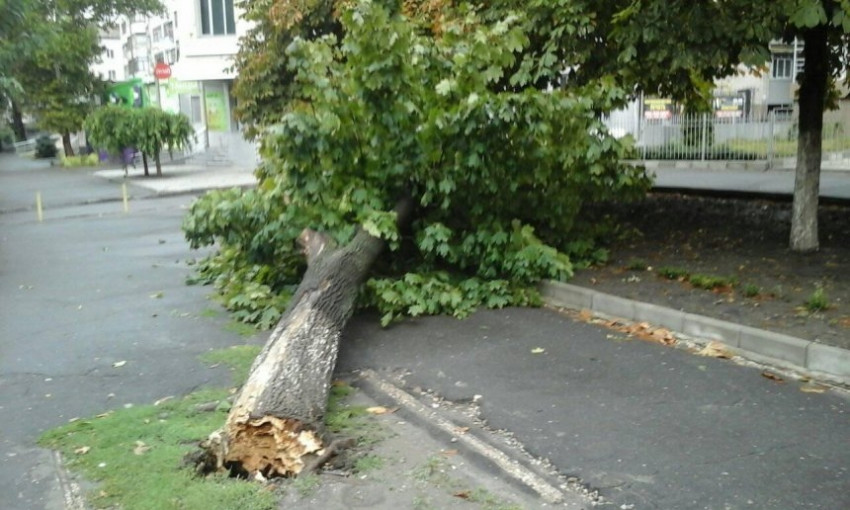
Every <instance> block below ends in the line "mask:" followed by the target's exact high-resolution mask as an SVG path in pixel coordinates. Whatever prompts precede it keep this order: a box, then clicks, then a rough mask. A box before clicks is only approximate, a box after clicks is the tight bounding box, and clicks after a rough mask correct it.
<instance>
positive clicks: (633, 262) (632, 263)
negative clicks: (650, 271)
mask: <svg viewBox="0 0 850 510" xmlns="http://www.w3.org/2000/svg"><path fill="white" fill-rule="evenodd" d="M648 267H649V264H647V263H646V261H645V260H643V259H630V260H629V261H628V262H627V263H626V269H628V270H629V271H646V268H648Z"/></svg>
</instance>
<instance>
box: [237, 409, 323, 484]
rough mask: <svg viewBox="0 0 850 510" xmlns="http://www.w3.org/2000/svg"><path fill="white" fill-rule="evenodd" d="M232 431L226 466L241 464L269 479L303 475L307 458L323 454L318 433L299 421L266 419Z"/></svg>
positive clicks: (244, 467) (244, 422)
mask: <svg viewBox="0 0 850 510" xmlns="http://www.w3.org/2000/svg"><path fill="white" fill-rule="evenodd" d="M228 428H229V433H228V437H229V440H228V444H227V447H226V453H225V455H224V459H223V460H224V463H225V464H227V463H228V462H238V463H239V464H240V465H241V469H243V470H245V471H247V472H248V473H254V474H255V473H261V474H262V475H263V476H264V477H266V478H270V477H272V476H292V475H297V474H299V473H300V472H301V470H302V469H303V467H304V461H305V459H306V458H307V456H309V455H311V454H315V455H321V453H322V449H323V443H322V440H321V438H320V437H319V436H318V434H316V432H315V431H313V430H309V429H304V428H303V426H302V424H301V423H300V422H298V421H297V420H288V419H281V418H276V417H274V416H266V417H263V418H259V419H253V420H247V421H241V422H235V423H231V424H229V426H228Z"/></svg>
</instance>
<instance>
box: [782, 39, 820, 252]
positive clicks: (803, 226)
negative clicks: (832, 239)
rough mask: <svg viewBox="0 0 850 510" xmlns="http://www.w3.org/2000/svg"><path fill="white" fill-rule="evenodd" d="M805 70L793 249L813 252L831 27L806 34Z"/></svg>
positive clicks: (792, 226) (793, 207)
mask: <svg viewBox="0 0 850 510" xmlns="http://www.w3.org/2000/svg"><path fill="white" fill-rule="evenodd" d="M803 42H804V44H805V46H804V48H803V55H804V57H805V61H806V64H805V70H804V72H803V79H802V82H801V83H800V117H799V130H800V132H799V135H798V137H797V167H796V173H795V179H794V204H793V206H792V213H791V242H790V245H791V250H793V251H796V252H812V251H816V250H817V249H818V248H819V241H818V200H819V193H820V169H821V152H822V137H823V111H824V108H825V106H826V94H827V85H828V83H829V62H828V59H829V53H828V52H829V47H828V41H827V28H826V27H825V26H817V27H815V28H812V29H809V30H807V31H806V32H805V33H804V36H803Z"/></svg>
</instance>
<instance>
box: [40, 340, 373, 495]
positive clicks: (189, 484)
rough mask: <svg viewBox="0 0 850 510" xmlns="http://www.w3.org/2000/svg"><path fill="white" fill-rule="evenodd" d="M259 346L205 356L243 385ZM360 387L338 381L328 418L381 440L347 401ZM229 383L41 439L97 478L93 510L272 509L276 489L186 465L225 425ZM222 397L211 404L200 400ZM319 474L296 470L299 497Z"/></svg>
mask: <svg viewBox="0 0 850 510" xmlns="http://www.w3.org/2000/svg"><path fill="white" fill-rule="evenodd" d="M259 351H260V347H258V346H236V347H231V348H228V349H221V350H217V351H210V352H208V353H206V354H203V355H202V356H201V357H200V358H201V360H202V361H203V362H204V363H209V364H223V365H226V366H228V367H230V369H231V370H232V372H233V382H234V384H242V383H243V382H244V381H245V379H246V378H247V376H248V372H249V370H250V367H251V364H252V363H253V360H254V358H255V357H256V355H257V354H258V353H259ZM354 391H355V390H354V389H353V388H352V387H351V386H348V385H347V384H344V383H341V384H335V385H334V386H333V387H332V388H331V393H330V397H329V399H328V412H327V414H326V424H327V426H328V429H329V430H331V431H332V432H335V433H339V434H342V435H345V436H348V437H356V438H357V439H358V442H359V444H370V443H372V442H377V441H379V440H380V439H381V437H382V436H381V430H382V429H381V427H380V425H379V424H378V423H376V422H375V421H374V420H372V419H371V415H369V413H368V412H367V411H366V409H365V407H359V406H350V405H348V404H347V403H346V401H345V400H346V398H347V397H349V396H351V395H352V393H353V392H354ZM228 397H230V393H229V391H228V390H226V389H205V390H200V391H197V392H195V393H192V394H190V395H188V396H186V397H184V398H180V399H171V400H168V401H165V402H163V403H162V404H160V405H159V406H155V405H145V406H137V407H132V408H129V409H119V410H116V411H114V412H110V413H107V414H106V415H103V416H102V417H100V418H90V419H84V420H76V421H74V422H72V423H68V424H66V425H63V426H61V427H59V428H56V429H54V430H50V431H48V432H46V433H45V434H43V435H42V437H41V438H40V439H39V444H40V445H41V446H43V447H46V448H51V449H54V450H58V451H60V452H62V455H63V456H64V458H65V459H66V465H67V467H68V468H69V469H71V470H73V471H76V472H79V473H81V474H82V475H83V477H84V478H85V479H87V480H90V481H92V482H96V483H97V488H96V489H95V490H94V491H93V493H92V494H91V495H89V497H88V503H90V504H91V505H92V507H93V508H94V509H114V508H121V510H170V509H174V510H194V509H203V510H232V509H236V508H238V509H240V510H243V509H244V510H272V509H275V508H277V495H276V494H275V493H274V492H272V491H270V490H268V488H266V487H264V486H262V485H259V484H256V483H253V482H247V481H245V480H236V479H231V478H228V477H226V476H223V475H215V476H208V477H204V478H199V477H196V476H194V474H193V472H192V471H191V470H189V469H184V468H181V467H180V466H181V462H182V459H183V457H184V455H185V454H186V453H188V452H191V451H194V450H195V449H196V448H197V446H196V445H197V443H198V441H200V440H201V439H203V438H206V437H207V436H208V435H209V434H210V433H211V432H213V431H214V430H217V429H218V428H219V427H221V425H222V424H224V422H225V420H226V418H227V409H228V407H229V406H228V405H226V404H227V398H228ZM209 402H220V403H221V405H220V406H218V407H217V408H216V409H215V410H213V411H207V412H204V411H199V410H198V406H200V405H202V404H208V403H209ZM358 463H359V469H361V470H369V469H378V468H379V467H380V465H382V464H381V463H382V460H381V459H379V458H377V457H375V456H369V455H367V456H365V457H362V458H361V459H360V460H359V461H358ZM319 483H320V479H319V478H318V477H317V476H315V475H308V476H304V477H299V478H297V479H295V480H294V481H293V483H292V484H291V485H290V486H291V487H293V488H294V489H295V490H297V491H298V493H299V494H301V495H302V496H305V495H309V494H312V493H313V492H315V491H316V490H318V487H319Z"/></svg>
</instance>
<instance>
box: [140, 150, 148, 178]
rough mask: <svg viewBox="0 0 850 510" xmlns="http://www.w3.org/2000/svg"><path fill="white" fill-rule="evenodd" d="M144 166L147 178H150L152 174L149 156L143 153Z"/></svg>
mask: <svg viewBox="0 0 850 510" xmlns="http://www.w3.org/2000/svg"><path fill="white" fill-rule="evenodd" d="M142 166H144V167H145V177H147V176H149V175H150V172H148V155H147V154H145V153H144V152H142Z"/></svg>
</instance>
